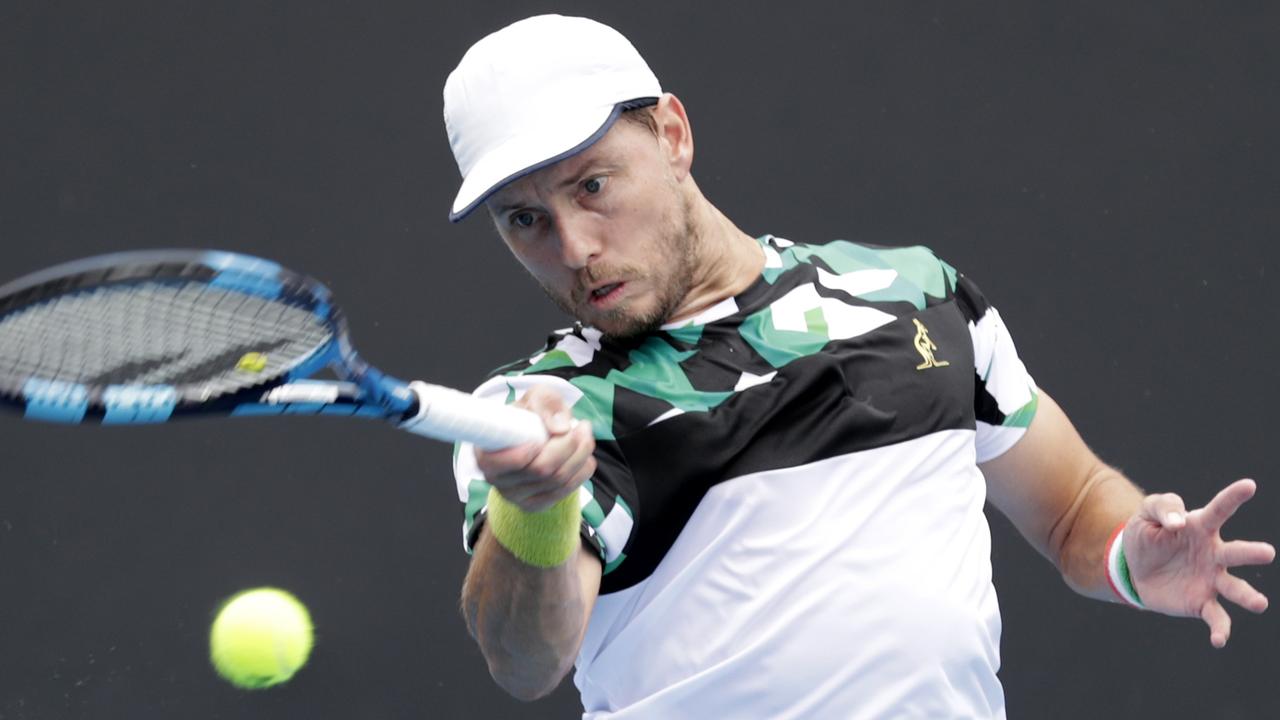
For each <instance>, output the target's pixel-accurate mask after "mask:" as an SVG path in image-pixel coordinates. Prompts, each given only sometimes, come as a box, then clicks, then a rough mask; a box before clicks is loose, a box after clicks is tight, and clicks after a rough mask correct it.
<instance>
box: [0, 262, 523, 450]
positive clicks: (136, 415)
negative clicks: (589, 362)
mask: <svg viewBox="0 0 1280 720" xmlns="http://www.w3.org/2000/svg"><path fill="white" fill-rule="evenodd" d="M326 368H328V369H329V370H330V371H331V372H332V373H333V374H334V375H335V376H337V378H338V380H336V381H328V380H318V379H314V378H313V377H312V376H313V375H315V374H317V373H319V372H321V371H323V370H325V369H326ZM0 404H3V405H8V406H10V407H13V408H16V409H17V410H19V411H20V412H22V413H23V414H24V415H25V416H26V417H27V418H28V419H32V420H42V421H49V422H61V423H91V422H98V423H104V424H142V423H159V422H165V421H168V420H171V419H175V418H181V417H198V416H216V415H222V416H227V415H229V416H233V417H243V416H261V415H286V414H288V415H346V416H353V417H366V418H370V417H371V418H381V419H383V420H387V421H390V422H392V423H394V424H396V425H397V426H399V427H400V428H401V429H404V430H408V431H409V432H413V433H416V434H418V435H424V436H426V437H430V438H435V439H438V440H447V441H466V442H471V443H474V444H475V445H476V447H479V448H482V449H496V448H502V447H509V446H512V445H518V444H521V443H525V442H533V441H541V440H544V439H546V437H547V436H546V431H545V429H544V428H543V424H542V421H541V419H539V418H538V417H537V416H536V415H534V414H533V413H531V412H528V411H525V410H521V409H519V408H513V407H508V406H506V405H501V404H498V403H493V402H487V401H482V400H478V399H476V398H473V397H471V396H470V395H467V394H465V393H461V392H458V391H457V390H451V389H448V388H444V387H440V386H438V385H429V384H427V383H424V382H420V381H415V382H411V383H405V382H402V381H400V380H397V379H395V378H393V377H391V376H389V375H386V374H384V373H382V372H381V371H379V370H377V369H376V368H374V367H372V366H371V365H369V364H368V363H366V362H364V361H363V360H362V359H361V358H360V357H359V356H358V355H357V354H356V351H355V349H354V348H353V347H352V345H351V341H350V338H349V337H348V335H347V324H346V320H345V319H344V317H343V315H342V312H341V311H340V310H339V309H338V307H337V305H335V304H334V303H333V301H332V299H331V295H330V293H329V290H328V288H326V287H325V286H324V285H322V284H320V283H319V282H317V281H316V280H313V279H311V278H309V277H306V276H305V275H301V274H299V273H295V272H292V271H290V270H287V269H285V268H283V267H281V266H280V265H278V264H276V263H274V262H271V261H269V260H263V259H260V258H255V257H251V256H248V255H240V254H236V253H229V252H221V251H199V250H154V251H152V250H148V251H134V252H124V253H117V254H113V255H103V256H99V257H92V258H87V259H84V260H78V261H75V262H71V263H67V264H64V265H58V266H56V267H52V268H49V269H47V270H42V271H40V272H36V273H34V274H31V275H28V276H26V277H23V278H20V279H18V280H15V281H13V282H11V283H8V284H6V285H4V286H3V287H0Z"/></svg>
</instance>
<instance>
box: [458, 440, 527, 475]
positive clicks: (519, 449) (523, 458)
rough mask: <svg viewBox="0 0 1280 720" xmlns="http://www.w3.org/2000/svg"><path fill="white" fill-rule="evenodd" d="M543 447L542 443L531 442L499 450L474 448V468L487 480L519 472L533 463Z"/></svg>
mask: <svg viewBox="0 0 1280 720" xmlns="http://www.w3.org/2000/svg"><path fill="white" fill-rule="evenodd" d="M543 445H544V443H536V442H533V443H524V444H523V445H516V446H514V447H509V448H502V449H501V450H481V449H480V448H476V449H475V455H476V466H477V467H478V468H480V472H481V473H483V474H484V476H485V478H488V479H492V478H495V477H499V476H502V475H508V474H510V473H514V472H519V471H521V470H523V469H524V468H526V467H528V466H529V463H531V462H533V459H534V458H536V457H537V456H538V452H539V451H540V450H541V449H542V446H543Z"/></svg>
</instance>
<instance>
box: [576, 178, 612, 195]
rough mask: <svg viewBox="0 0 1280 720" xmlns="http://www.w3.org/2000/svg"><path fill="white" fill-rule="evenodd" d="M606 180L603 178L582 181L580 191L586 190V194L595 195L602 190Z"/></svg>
mask: <svg viewBox="0 0 1280 720" xmlns="http://www.w3.org/2000/svg"><path fill="white" fill-rule="evenodd" d="M608 179H609V178H606V177H604V176H600V177H593V178H588V179H587V180H584V181H583V183H582V189H583V190H586V191H587V192H588V193H590V194H592V195H595V194H597V193H599V192H600V191H601V190H604V185H605V182H606V181H607V180H608Z"/></svg>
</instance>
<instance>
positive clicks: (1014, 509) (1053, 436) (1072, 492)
mask: <svg viewBox="0 0 1280 720" xmlns="http://www.w3.org/2000/svg"><path fill="white" fill-rule="evenodd" d="M979 467H980V468H981V469H982V473H983V475H985V476H986V479H987V498H988V500H990V502H991V504H992V505H994V506H995V507H996V508H998V509H999V510H1000V511H1001V512H1002V513H1004V515H1005V516H1006V517H1008V518H1009V520H1010V521H1011V522H1012V523H1013V525H1014V527H1016V528H1017V529H1018V532H1020V533H1021V534H1022V536H1023V537H1024V538H1026V539H1027V541H1028V542H1029V543H1031V545H1032V546H1033V547H1035V549H1036V550H1037V551H1039V552H1040V553H1041V554H1042V555H1044V556H1045V557H1047V558H1049V559H1050V560H1053V561H1054V562H1055V563H1056V562H1058V559H1059V558H1058V553H1059V551H1060V549H1061V546H1062V543H1063V541H1064V539H1065V535H1066V533H1067V532H1069V530H1070V527H1071V524H1072V521H1073V518H1074V517H1075V515H1076V514H1077V513H1078V512H1079V511H1080V508H1081V506H1082V504H1083V502H1084V499H1085V497H1086V496H1087V495H1088V492H1089V488H1090V484H1091V483H1092V482H1094V481H1095V478H1097V477H1098V475H1099V470H1100V469H1101V468H1103V467H1105V466H1103V464H1102V462H1101V461H1100V460H1099V459H1098V457H1097V456H1096V455H1094V453H1093V451H1091V450H1090V449H1089V448H1088V446H1087V445H1085V443H1084V440H1083V439H1082V438H1081V437H1080V434H1079V433H1078V432H1077V431H1076V429H1075V426H1074V425H1072V424H1071V420H1070V419H1068V418H1067V416H1066V413H1064V412H1063V411H1062V408H1061V407H1059V406H1058V404H1057V403H1056V402H1054V400H1053V398H1051V397H1049V395H1048V394H1047V393H1045V392H1044V391H1043V390H1041V391H1040V399H1039V407H1038V408H1037V410H1036V415H1035V417H1034V418H1033V419H1032V421H1031V425H1030V426H1029V427H1028V428H1027V431H1026V433H1025V434H1024V435H1023V437H1022V438H1021V439H1019V440H1018V442H1017V443H1016V444H1015V445H1014V446H1013V447H1012V448H1010V449H1009V450H1007V451H1006V452H1005V453H1003V454H1002V455H1000V456H998V457H996V458H994V459H992V460H989V461H987V462H985V463H982V464H981V465H980V466H979Z"/></svg>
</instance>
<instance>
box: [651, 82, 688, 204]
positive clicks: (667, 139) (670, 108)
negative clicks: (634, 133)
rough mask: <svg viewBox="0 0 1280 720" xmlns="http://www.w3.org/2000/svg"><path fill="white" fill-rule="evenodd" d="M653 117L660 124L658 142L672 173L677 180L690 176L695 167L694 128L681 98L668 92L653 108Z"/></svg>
mask: <svg viewBox="0 0 1280 720" xmlns="http://www.w3.org/2000/svg"><path fill="white" fill-rule="evenodd" d="M653 119H654V120H655V121H656V122H657V125H658V144H659V146H660V147H661V148H662V152H663V155H664V156H665V157H666V160H667V163H668V164H669V165H670V166H671V173H672V175H674V176H675V178H676V181H677V182H681V181H683V180H684V179H685V178H686V177H688V176H689V170H690V168H692V167H693V128H692V127H691V126H690V125H689V116H688V114H686V113H685V110H684V103H681V102H680V98H678V97H676V96H675V95H672V94H671V93H666V94H665V95H663V96H662V97H660V98H658V104H657V105H655V106H654V108H653Z"/></svg>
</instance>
